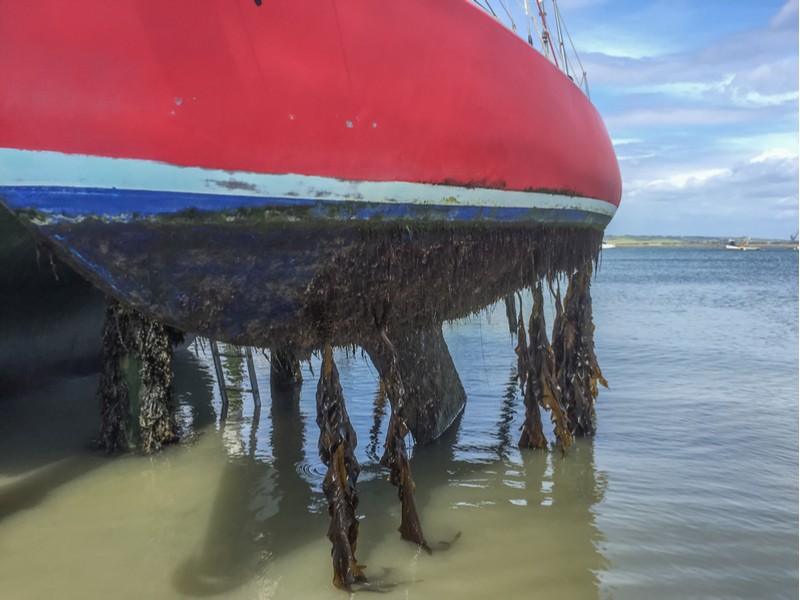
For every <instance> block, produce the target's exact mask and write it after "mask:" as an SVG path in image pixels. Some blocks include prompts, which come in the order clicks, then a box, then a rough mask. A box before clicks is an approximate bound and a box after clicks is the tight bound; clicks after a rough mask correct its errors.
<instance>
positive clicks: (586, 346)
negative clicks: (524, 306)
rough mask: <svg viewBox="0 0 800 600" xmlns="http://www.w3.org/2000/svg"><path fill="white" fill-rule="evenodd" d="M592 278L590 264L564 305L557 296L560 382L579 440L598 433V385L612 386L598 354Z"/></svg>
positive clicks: (573, 282)
mask: <svg viewBox="0 0 800 600" xmlns="http://www.w3.org/2000/svg"><path fill="white" fill-rule="evenodd" d="M591 278H592V264H591V263H590V262H587V263H584V264H583V265H582V266H581V267H580V268H578V269H577V270H576V271H575V272H574V273H573V274H572V276H571V277H570V280H569V286H568V287H567V292H566V294H564V301H563V303H562V302H561V301H560V297H559V296H560V295H559V294H558V293H556V303H555V305H556V317H555V319H554V322H553V351H554V353H555V358H556V364H557V365H558V370H557V373H556V379H557V381H558V384H559V386H560V387H561V391H562V403H563V406H564V410H565V411H566V414H567V418H568V419H569V424H570V432H571V433H572V434H573V435H575V436H579V437H585V436H592V435H594V434H595V431H596V429H597V424H596V415H595V409H594V405H595V401H596V400H597V394H598V388H597V385H598V383H599V384H600V385H602V386H604V387H608V382H607V381H606V380H605V378H604V377H603V373H602V372H601V370H600V366H599V365H598V362H597V356H596V355H595V352H594V323H593V320H592V296H591V294H590V285H591Z"/></svg>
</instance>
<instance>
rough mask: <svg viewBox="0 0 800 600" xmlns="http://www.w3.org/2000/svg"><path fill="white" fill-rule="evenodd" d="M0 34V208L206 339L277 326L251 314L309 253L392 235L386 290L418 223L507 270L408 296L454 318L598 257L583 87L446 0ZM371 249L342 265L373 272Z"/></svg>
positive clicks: (597, 157) (236, 2)
mask: <svg viewBox="0 0 800 600" xmlns="http://www.w3.org/2000/svg"><path fill="white" fill-rule="evenodd" d="M259 4H260V3H259ZM0 39H2V40H3V46H4V52H3V53H0V202H2V203H3V204H4V205H5V206H6V207H8V208H9V209H10V210H11V211H12V212H14V213H15V214H16V215H17V216H18V217H20V218H21V219H22V220H23V221H25V222H26V223H27V224H28V225H29V226H30V227H31V228H32V230H33V231H34V232H35V233H36V234H37V235H39V236H40V238H41V239H42V240H44V241H45V243H47V244H48V245H49V246H50V247H51V248H52V249H53V251H55V252H56V253H58V254H59V255H61V256H62V257H63V258H64V259H65V260H67V261H69V262H70V263H71V264H73V266H75V267H76V268H77V269H78V270H80V271H81V272H82V273H83V274H84V275H85V276H86V277H87V278H89V279H91V280H92V281H94V282H95V283H96V284H97V285H98V286H99V287H101V288H102V289H103V290H104V291H106V292H107V293H109V294H112V295H115V296H117V297H119V298H120V299H123V300H125V301H126V302H128V303H130V304H132V305H133V306H134V307H136V308H138V309H140V310H143V311H146V312H149V313H153V314H155V315H157V316H159V317H161V318H162V319H164V320H165V321H166V322H168V323H170V324H173V325H176V326H178V327H181V328H183V329H188V330H191V331H197V332H200V333H205V334H207V335H211V336H213V337H217V338H219V339H228V340H231V341H243V342H244V341H247V342H250V343H255V342H263V343H266V342H269V341H271V340H275V339H277V338H279V337H281V336H283V337H286V336H285V335H283V334H281V336H279V335H277V334H275V335H273V334H269V335H267V334H264V333H262V334H257V333H254V332H256V330H258V329H259V328H261V330H262V331H270V325H269V323H270V322H272V320H273V319H277V318H279V317H280V318H283V319H284V320H286V317H287V315H299V314H301V313H303V314H306V316H308V311H309V310H310V309H309V306H310V305H309V303H308V302H307V300H308V298H305V300H304V302H305V304H302V302H300V301H299V300H298V298H300V297H301V296H302V295H303V294H305V293H306V292H307V291H308V289H311V288H314V285H316V284H314V282H317V283H318V280H316V279H315V277H316V275H314V274H317V275H319V273H320V272H321V271H320V269H323V270H324V269H325V267H326V265H328V264H330V261H331V260H332V257H333V256H334V255H331V254H329V252H335V256H337V257H340V258H339V260H345V258H342V257H350V258H349V259H347V260H352V259H353V257H355V256H360V259H361V260H373V259H375V260H377V259H376V257H375V256H373V255H372V254H370V252H372V251H375V249H376V248H382V250H381V251H383V252H389V253H391V252H393V250H392V249H391V247H389V246H386V245H385V241H386V240H395V241H397V239H398V237H397V236H401V238H402V235H404V234H403V232H412V231H413V232H418V233H419V232H421V233H419V235H415V237H413V240H414V241H413V242H410V243H411V246H409V248H412V249H413V250H411V249H409V251H408V252H407V253H406V254H407V256H406V258H408V260H409V261H411V262H408V263H402V264H403V266H402V268H401V270H402V271H403V272H404V273H405V275H406V276H409V277H411V279H409V280H408V281H407V282H406V285H412V284H413V285H417V286H419V285H421V282H423V281H427V280H426V278H425V277H423V276H421V275H419V273H417V270H416V269H415V268H412V267H413V266H414V265H415V264H416V263H415V262H414V261H420V260H423V261H425V260H428V259H427V258H426V257H428V256H429V255H430V254H431V253H432V252H433V251H435V250H436V249H437V248H441V243H440V241H438V238H437V236H438V237H439V238H442V239H444V238H446V237H447V236H448V235H456V236H457V237H458V239H459V240H461V241H462V242H463V244H466V246H463V248H462V249H463V252H464V256H467V255H468V256H469V257H470V258H469V259H468V260H466V262H465V264H474V265H478V264H479V263H480V264H483V262H485V257H481V256H480V255H479V253H480V252H488V253H489V255H491V253H492V247H493V245H497V244H499V245H498V246H497V247H503V248H506V250H504V252H507V254H506V256H507V260H508V261H509V265H508V269H507V270H506V271H507V272H506V279H507V280H508V281H507V282H506V283H508V285H506V284H505V283H504V284H503V285H499V283H498V287H497V289H496V290H495V291H494V292H493V293H492V294H482V293H478V294H476V295H475V297H474V302H473V301H472V300H471V301H470V302H465V303H463V306H462V305H460V304H459V303H458V302H454V301H453V300H452V292H453V291H454V290H455V288H452V289H451V290H450V291H451V293H450V294H449V295H447V294H445V296H444V297H443V298H442V299H441V302H440V303H439V304H437V306H436V307H435V308H434V309H431V310H430V311H426V310H423V311H422V313H423V314H428V315H429V316H430V317H431V318H437V319H439V318H441V317H443V316H445V315H446V316H450V317H454V316H458V315H459V314H460V313H461V312H463V310H466V309H467V305H469V307H471V308H470V310H474V309H475V306H476V305H475V302H477V301H478V300H480V301H484V300H487V299H489V297H490V296H491V299H496V297H498V294H499V293H501V292H502V291H503V290H506V289H509V290H510V289H512V288H511V287H510V286H511V283H514V285H516V284H518V283H520V282H521V281H522V280H523V279H524V280H525V281H527V283H530V281H529V280H530V277H533V276H534V275H535V274H536V273H540V272H545V271H548V269H554V268H555V269H560V268H564V269H566V268H567V262H568V261H566V259H564V260H563V261H559V260H556V259H555V258H552V257H553V256H556V255H563V256H565V257H571V259H572V258H575V259H576V260H577V258H578V257H583V258H586V257H591V256H592V255H593V254H596V252H597V250H598V249H599V245H600V240H601V238H602V229H603V228H604V227H605V225H606V224H607V223H608V221H609V220H610V219H611V218H612V216H613V214H614V212H615V211H616V209H617V206H618V204H619V199H620V194H621V184H620V175H619V169H618V165H617V162H616V158H615V156H614V152H613V148H612V145H611V142H610V140H609V137H608V134H607V132H606V130H605V127H604V125H603V123H602V120H601V119H600V117H599V115H598V114H597V112H596V111H595V109H594V107H593V106H592V105H591V103H590V102H589V100H588V99H587V98H586V97H585V96H584V95H583V93H582V92H581V91H580V89H579V88H578V87H577V86H575V85H574V84H573V83H572V82H571V81H570V80H569V79H568V78H567V77H565V76H564V75H563V74H562V73H561V72H560V71H558V70H557V69H556V68H555V67H554V66H553V65H552V64H551V63H550V62H548V61H547V60H546V59H545V58H544V57H542V56H541V55H540V54H538V53H537V52H536V51H534V50H533V49H532V48H530V47H529V46H528V45H527V44H525V42H524V41H522V40H520V39H519V38H518V37H517V36H515V35H514V34H512V33H511V32H510V31H508V30H507V29H505V28H504V27H503V26H502V25H500V24H499V23H498V22H496V21H495V20H493V19H492V18H490V17H489V16H488V15H486V14H485V13H484V12H483V11H481V10H480V9H478V8H477V7H476V6H475V5H473V4H472V3H471V2H467V1H465V0H440V1H437V2H430V1H428V0H406V1H405V2H402V3H399V2H363V1H357V0H327V1H323V0H313V1H312V0H293V1H292V2H265V3H263V5H257V3H255V2H253V1H252V0H209V1H208V2H204V3H203V4H202V7H201V6H200V5H198V3H197V2H194V1H188V0H174V1H171V2H158V1H155V0H120V1H119V2H115V3H108V2H105V1H99V0H87V1H86V2H81V3H80V4H77V3H64V2H56V1H55V0H42V1H40V2H37V3H2V4H0ZM476 227H478V228H484V229H483V230H481V232H480V233H475V232H474V231H472V229H474V228H476ZM576 232H584V233H585V234H586V235H585V236H583V237H584V238H585V240H588V242H586V243H584V244H583V245H581V246H580V249H579V250H575V249H571V248H570V247H568V246H566V245H565V244H568V243H574V241H575V239H577V238H576V235H577V234H576ZM536 235H541V236H543V237H542V240H548V242H547V243H549V244H551V245H550V246H549V247H544V246H542V242H541V241H539V242H537V241H535V240H534V237H532V236H536ZM375 236H379V237H381V238H382V240H384V241H382V242H380V243H377V242H376V237H375ZM442 236H444V237H442ZM497 236H499V237H497ZM598 236H599V237H598ZM497 239H502V240H505V241H503V242H502V243H500V242H497V243H496V240H497ZM295 240H297V241H295ZM492 240H495V241H492ZM513 240H516V243H517V245H518V247H519V248H520V249H521V251H520V252H519V253H518V254H517V256H512V253H511V248H513V246H514V243H515V242H514V241H513ZM123 241H124V242H123ZM212 242H213V243H212ZM301 242H302V243H301ZM587 243H588V245H586V244H587ZM298 244H300V245H299V246H298ZM354 244H355V245H354ZM358 244H362V245H363V246H364V248H371V249H372V250H367V251H366V254H364V253H362V252H361V251H359V250H358V249H357V245H358ZM506 244H507V245H506ZM329 249H330V250H329ZM545 254H546V255H547V256H550V257H551V258H548V259H546V260H544V259H542V258H541V257H542V256H545ZM444 255H448V256H450V259H451V260H456V261H457V260H460V258H459V256H456V255H449V254H448V253H447V252H445V253H443V256H444ZM534 255H536V256H539V257H540V258H539V262H541V265H537V266H535V267H531V266H530V265H528V266H524V267H521V265H522V263H521V261H523V260H530V259H532V258H533V257H534ZM584 255H585V256H584ZM404 256H405V255H404ZM187 257H190V260H189V258H187ZM462 258H463V257H462ZM304 261H305V262H304ZM371 264H372V263H369V262H367V263H365V264H364V266H363V267H358V268H356V267H353V268H351V269H346V268H343V267H342V269H343V272H347V273H350V274H351V275H352V276H353V277H356V278H358V279H359V280H360V281H365V282H372V283H373V284H374V285H376V286H378V288H380V286H381V285H382V284H381V282H382V281H383V280H384V279H383V278H382V276H380V275H378V276H375V275H373V274H371V271H370V265H371ZM397 264H400V263H397ZM430 264H431V265H435V268H436V269H439V271H438V272H437V273H438V276H439V277H440V278H441V279H442V280H446V281H450V283H452V284H453V285H455V284H456V281H455V280H452V281H451V280H450V279H448V277H442V275H441V274H442V273H443V272H444V271H446V270H447V269H451V270H452V269H453V265H452V264H451V263H447V262H444V261H438V262H437V261H433V262H432V263H430ZM264 265H271V266H270V267H269V268H267V267H265V266H264ZM292 265H294V266H292ZM475 268H476V273H475V274H474V275H467V274H462V275H461V276H460V277H459V282H460V284H459V285H466V284H469V285H478V287H481V284H480V281H479V280H478V279H477V278H478V277H479V276H480V273H484V274H485V272H486V269H483V271H481V269H480V268H478V267H477V266H476V267H475ZM295 271H296V272H295ZM520 271H525V272H526V273H529V275H530V277H529V276H527V275H526V277H524V278H522V279H521V278H520V277H519V275H518V273H519V272H520ZM515 273H516V274H515ZM415 278H416V279H415ZM512 280H513V281H512ZM289 281H291V282H293V283H292V285H291V286H289V285H288V283H287V284H286V285H284V284H283V283H276V282H289ZM525 281H523V283H525ZM527 283H526V284H527ZM393 285H394V284H393ZM309 286H311V287H309ZM289 287H292V289H291V291H290V290H289ZM267 288H271V289H272V290H273V292H274V293H273V292H270V293H272V294H273V297H271V298H272V299H270V298H267V297H266V296H264V295H263V293H262V292H261V291H255V292H254V290H262V289H267ZM378 288H376V289H378ZM315 289H316V288H315ZM337 289H339V290H340V291H345V288H343V287H341V286H339V287H338V288H337ZM380 289H382V288H380ZM393 289H394V288H393ZM421 289H422V288H420V290H421ZM384 291H386V290H384ZM348 293H349V292H348ZM364 293H367V292H364ZM382 293H383V292H382ZM465 294H466V295H467V296H471V295H472V294H471V292H469V293H467V292H465ZM222 296H225V298H228V300H226V299H225V298H223V297H222ZM246 297H251V300H252V301H250V300H245V298H246ZM448 302H449V303H450V304H449V305H448ZM187 303H188V304H192V303H195V304H197V303H200V304H202V305H203V306H207V307H208V310H209V311H210V312H209V313H208V314H206V313H203V312H202V311H199V310H196V309H194V308H192V309H188V308H186V306H187ZM311 305H314V303H313V302H312V303H311ZM271 306H275V307H277V308H275V310H274V311H273V310H272V308H270V307H271ZM457 306H458V307H460V308H459V309H456V307H457ZM215 307H216V308H215ZM409 307H411V304H409ZM462 309H463V310H462ZM314 310H317V309H314ZM409 310H410V309H409ZM259 311H261V312H262V313H263V314H259ZM312 312H313V311H312ZM345 312H346V311H345ZM351 312H352V307H351ZM334 313H335V311H333V312H332V313H331V314H334ZM267 314H268V315H271V316H270V318H269V319H268V318H266V317H265V316H264V315H267ZM335 314H337V315H338V316H337V318H340V317H342V315H344V312H342V313H341V314H339V313H335ZM345 316H346V315H345ZM342 318H343V317H342ZM243 323H249V325H242V324H243ZM283 330H285V328H283V329H282V331H283ZM242 331H244V332H245V333H242ZM320 335H321V334H320ZM315 336H317V337H319V336H318V335H317V334H311V333H309V334H308V335H307V336H306V337H308V339H312V338H314V337H315Z"/></svg>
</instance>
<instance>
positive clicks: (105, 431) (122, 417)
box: [97, 297, 130, 453]
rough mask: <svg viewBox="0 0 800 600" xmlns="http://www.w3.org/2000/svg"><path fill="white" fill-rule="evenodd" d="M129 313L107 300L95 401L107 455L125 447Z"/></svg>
mask: <svg viewBox="0 0 800 600" xmlns="http://www.w3.org/2000/svg"><path fill="white" fill-rule="evenodd" d="M128 326H129V313H128V311H127V310H125V309H124V308H123V307H122V305H121V304H120V303H119V302H117V301H116V300H114V299H113V298H110V297H109V298H107V300H106V318H105V323H104V324H103V356H102V364H101V367H100V384H99V386H98V389H97V399H98V401H99V403H100V415H101V424H100V447H101V448H102V449H103V450H105V451H106V452H108V453H113V452H119V451H121V450H123V449H125V448H127V445H128V441H127V430H128V412H129V410H130V401H129V398H128V382H127V380H126V378H125V372H124V370H123V368H122V359H123V357H124V356H125V355H126V354H127V353H128V349H127V342H126V340H127V339H128Z"/></svg>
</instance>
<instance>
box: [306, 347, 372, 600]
mask: <svg viewBox="0 0 800 600" xmlns="http://www.w3.org/2000/svg"><path fill="white" fill-rule="evenodd" d="M317 425H318V426H319V444H318V449H319V457H320V459H321V460H322V462H323V463H324V464H325V466H326V467H328V471H327V473H326V474H325V479H324V481H323V483H322V490H323V492H324V493H325V498H326V499H327V500H328V514H329V515H330V517H331V524H330V527H329V528H328V539H329V540H330V541H331V544H332V548H331V557H332V559H333V585H335V586H336V587H337V588H340V589H343V590H350V589H351V588H352V586H353V584H356V583H365V582H366V581H367V578H366V576H365V575H364V571H363V569H364V567H363V565H359V564H358V562H357V561H356V557H355V553H356V545H357V541H358V519H357V518H356V512H355V511H356V508H357V507H358V495H357V494H356V480H357V479H358V474H359V472H360V470H361V468H360V466H359V464H358V460H357V459H356V457H355V453H354V450H355V447H356V442H357V440H356V432H355V430H354V429H353V426H352V425H351V424H350V417H349V416H348V414H347V409H346V407H345V403H344V395H343V394H342V387H341V385H340V384H339V371H338V369H337V368H336V364H335V363H334V361H333V351H332V349H331V346H330V345H329V344H326V345H325V347H324V348H323V350H322V367H321V368H320V375H319V383H318V384H317Z"/></svg>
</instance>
